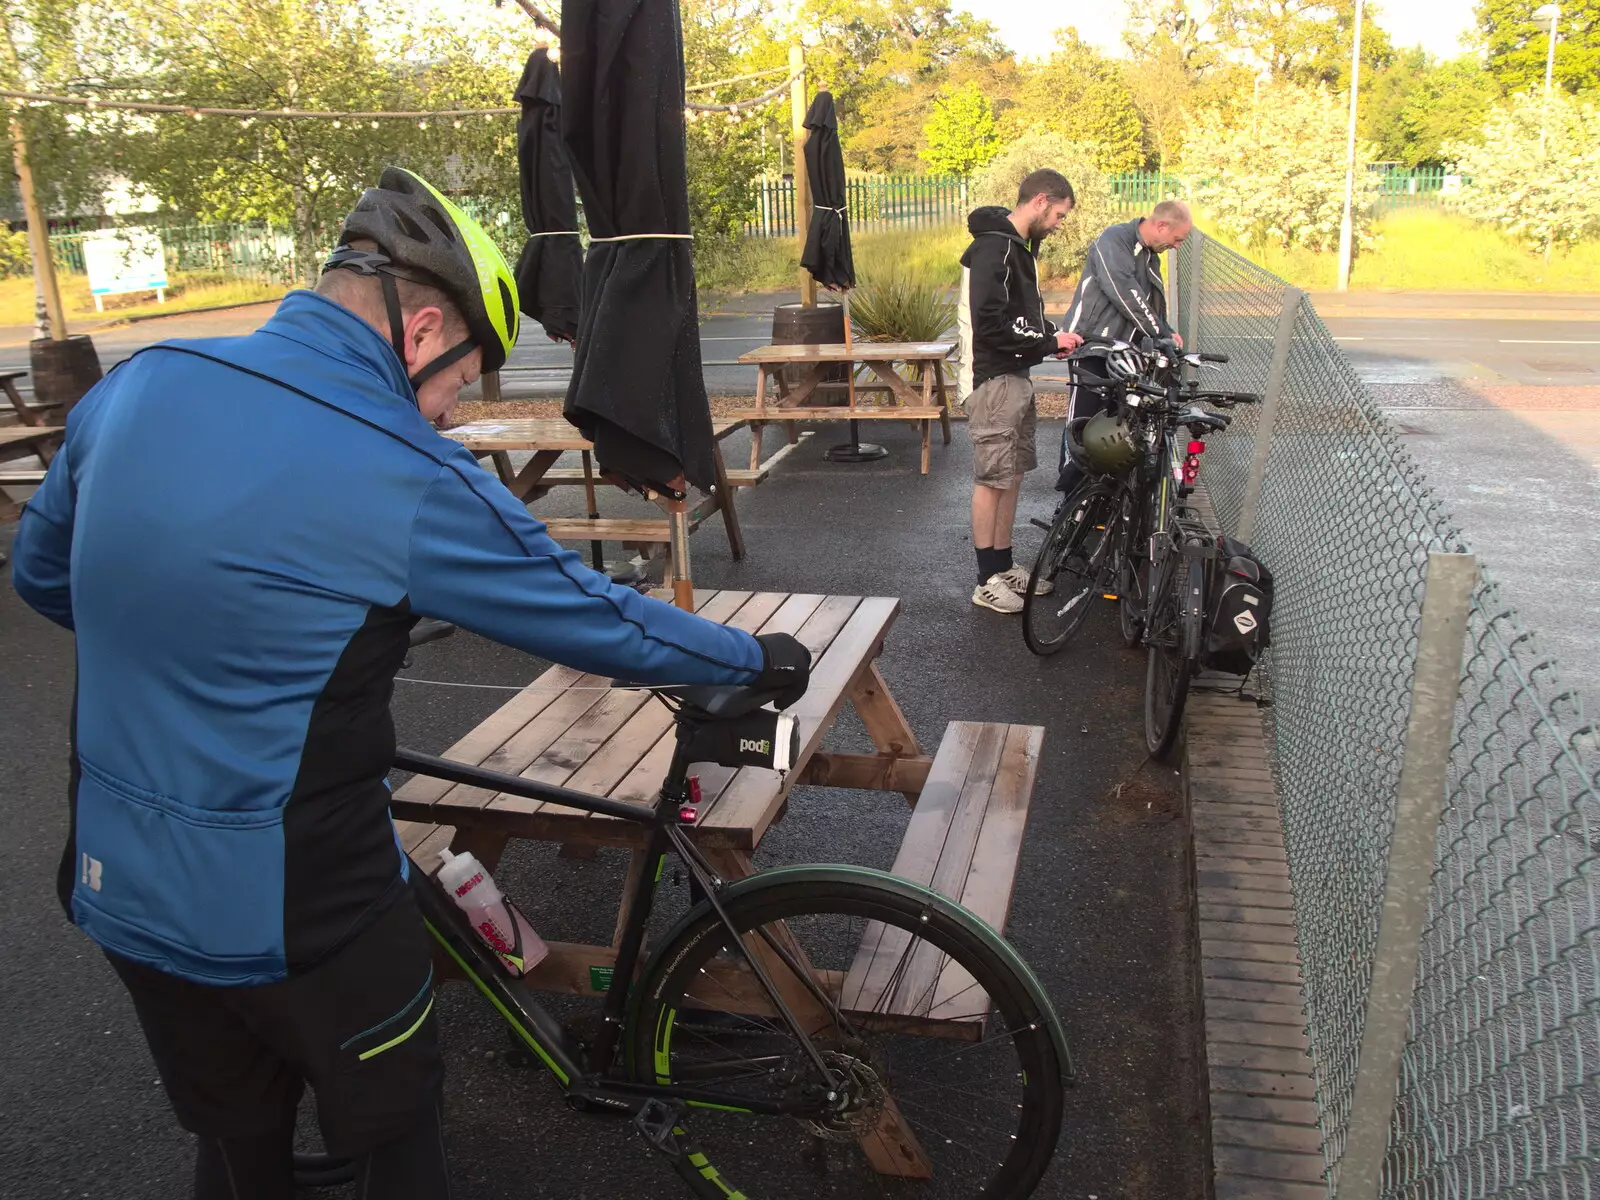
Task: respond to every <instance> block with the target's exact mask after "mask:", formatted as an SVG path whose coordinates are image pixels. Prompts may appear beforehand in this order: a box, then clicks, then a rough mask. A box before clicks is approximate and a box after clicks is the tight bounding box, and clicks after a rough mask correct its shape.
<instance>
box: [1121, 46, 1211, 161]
mask: <svg viewBox="0 0 1600 1200" xmlns="http://www.w3.org/2000/svg"><path fill="white" fill-rule="evenodd" d="M1122 81H1123V86H1124V87H1126V88H1127V91H1128V95H1129V96H1130V97H1131V98H1132V100H1133V103H1134V105H1135V107H1137V108H1138V110H1139V116H1140V118H1142V119H1143V121H1144V132H1145V147H1146V149H1147V150H1148V152H1149V155H1150V157H1152V158H1154V159H1155V160H1156V169H1157V170H1159V171H1165V170H1166V169H1167V164H1168V163H1169V162H1170V161H1172V160H1173V159H1175V158H1176V157H1177V156H1178V154H1179V152H1180V151H1181V150H1182V148H1183V128H1184V124H1185V122H1186V121H1187V120H1188V118H1189V115H1190V113H1191V112H1192V111H1193V110H1194V106H1195V104H1194V101H1195V95H1194V93H1195V84H1194V77H1193V75H1191V73H1190V72H1189V70H1188V69H1187V68H1186V66H1185V61H1184V57H1183V52H1182V50H1181V49H1180V48H1179V47H1178V46H1177V45H1176V44H1175V43H1173V42H1164V43H1161V44H1160V45H1158V47H1157V48H1156V50H1155V52H1154V53H1152V54H1147V55H1145V56H1144V57H1142V58H1138V59H1135V60H1134V61H1133V62H1131V63H1129V64H1128V65H1127V66H1126V67H1124V68H1123V72H1122Z"/></svg>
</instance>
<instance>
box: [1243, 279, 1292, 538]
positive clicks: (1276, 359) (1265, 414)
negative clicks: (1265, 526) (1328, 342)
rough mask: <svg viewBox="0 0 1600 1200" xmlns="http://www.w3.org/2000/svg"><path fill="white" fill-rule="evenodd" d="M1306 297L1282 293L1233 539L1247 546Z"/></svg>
mask: <svg viewBox="0 0 1600 1200" xmlns="http://www.w3.org/2000/svg"><path fill="white" fill-rule="evenodd" d="M1305 298H1306V294H1305V293H1304V292H1302V291H1301V290H1300V289H1299V288H1297V287H1293V286H1290V287H1286V288H1284V290H1283V309H1282V311H1280V312H1279V313H1278V328H1277V331H1276V333H1274V334H1273V338H1272V366H1271V367H1270V368H1268V370H1267V388H1266V391H1264V392H1263V393H1262V395H1261V415H1260V416H1259V417H1257V418H1256V444H1255V449H1254V451H1253V452H1252V453H1251V455H1250V474H1249V475H1248V476H1247V477H1246V479H1245V485H1244V503H1243V504H1241V505H1240V506H1239V524H1238V526H1237V527H1236V528H1235V530H1234V536H1235V537H1237V538H1238V539H1239V540H1240V541H1241V542H1248V541H1249V540H1250V539H1251V538H1253V537H1255V535H1256V521H1257V520H1258V519H1259V518H1260V516H1261V488H1262V486H1263V485H1264V484H1265V483H1266V479H1267V456H1268V455H1269V454H1270V453H1271V452H1272V429H1273V426H1275V425H1276V424H1277V423H1278V405H1279V403H1280V402H1281V401H1282V399H1283V385H1284V382H1285V381H1286V380H1287V379H1288V376H1289V349H1290V347H1292V346H1293V345H1294V326H1295V322H1296V321H1297V320H1299V318H1300V303H1301V301H1303V300H1304V299H1305Z"/></svg>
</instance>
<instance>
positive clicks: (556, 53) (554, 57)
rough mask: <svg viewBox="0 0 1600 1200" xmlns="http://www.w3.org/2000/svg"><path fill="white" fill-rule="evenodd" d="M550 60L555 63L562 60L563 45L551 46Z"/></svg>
mask: <svg viewBox="0 0 1600 1200" xmlns="http://www.w3.org/2000/svg"><path fill="white" fill-rule="evenodd" d="M550 61H551V62H553V63H558V62H560V61H561V47H560V46H551V47H550Z"/></svg>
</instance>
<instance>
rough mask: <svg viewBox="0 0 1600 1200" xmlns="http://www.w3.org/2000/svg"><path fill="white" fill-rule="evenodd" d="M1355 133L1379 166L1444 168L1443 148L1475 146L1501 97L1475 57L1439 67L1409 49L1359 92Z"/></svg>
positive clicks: (1430, 59)
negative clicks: (1357, 130) (1357, 131)
mask: <svg viewBox="0 0 1600 1200" xmlns="http://www.w3.org/2000/svg"><path fill="white" fill-rule="evenodd" d="M1361 92H1362V95H1361V118H1360V133H1361V136H1362V137H1363V138H1365V139H1366V140H1368V141H1370V142H1372V143H1373V145H1374V146H1375V147H1376V153H1377V155H1378V159H1379V160H1380V161H1382V162H1398V163H1403V164H1404V165H1405V166H1407V167H1421V166H1428V167H1438V166H1443V165H1444V163H1445V158H1446V156H1445V152H1444V147H1445V145H1446V144H1447V143H1465V142H1474V141H1476V140H1477V139H1478V138H1479V137H1480V136H1481V134H1482V129H1483V122H1484V118H1485V117H1486V116H1487V115H1488V112H1489V108H1490V106H1491V105H1493V104H1494V103H1495V102H1496V101H1497V100H1498V99H1499V98H1500V91H1499V88H1498V87H1497V86H1496V85H1495V82H1494V79H1493V77H1492V76H1491V75H1489V73H1488V72H1487V71H1485V70H1484V68H1483V64H1482V62H1480V61H1479V60H1478V58H1477V57H1476V56H1474V55H1464V56H1462V57H1460V58H1456V59H1452V60H1450V61H1449V62H1443V63H1441V62H1438V61H1436V60H1434V59H1432V58H1431V57H1429V56H1428V54H1427V53H1426V52H1424V51H1423V50H1421V49H1420V48H1419V49H1415V50H1408V51H1405V52H1403V53H1402V54H1401V55H1399V56H1398V57H1397V58H1396V59H1395V61H1394V62H1393V63H1391V64H1390V65H1389V66H1387V67H1385V68H1384V69H1383V70H1381V71H1379V72H1378V73H1377V74H1376V75H1375V76H1374V77H1373V79H1372V81H1371V83H1370V84H1364V85H1363V86H1362V89H1361Z"/></svg>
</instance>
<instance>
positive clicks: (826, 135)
mask: <svg viewBox="0 0 1600 1200" xmlns="http://www.w3.org/2000/svg"><path fill="white" fill-rule="evenodd" d="M806 178H807V179H808V180H809V181H810V183H811V225H810V228H809V229H807V231H806V248H805V253H803V254H802V255H801V256H800V265H801V266H802V267H804V268H805V269H806V270H807V271H810V272H811V277H812V278H813V279H815V280H816V281H817V282H818V283H819V284H821V285H822V286H823V287H825V288H831V289H833V290H834V291H845V290H847V289H849V288H853V287H855V285H856V264H855V260H854V259H853V258H851V256H850V218H849V216H848V215H847V213H846V211H845V208H846V201H847V197H846V196H845V182H844V153H843V151H841V150H840V148H839V116H838V113H837V112H836V111H835V110H834V107H833V93H832V92H818V93H817V98H816V99H815V100H813V101H812V102H811V108H810V109H809V110H807V112H806Z"/></svg>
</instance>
